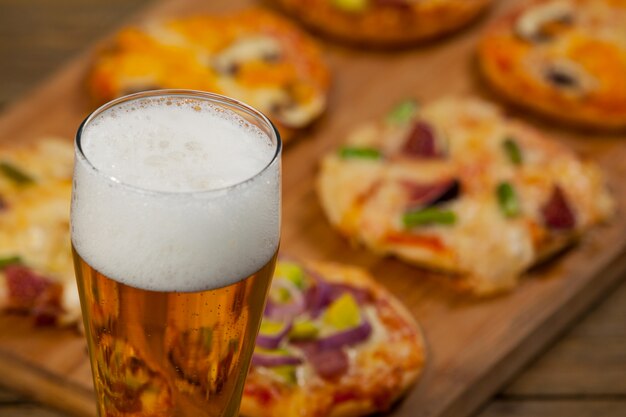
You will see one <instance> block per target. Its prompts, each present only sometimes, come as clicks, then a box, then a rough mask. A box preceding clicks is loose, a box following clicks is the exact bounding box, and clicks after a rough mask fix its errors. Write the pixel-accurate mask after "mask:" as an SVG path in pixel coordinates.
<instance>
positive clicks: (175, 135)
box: [71, 97, 280, 292]
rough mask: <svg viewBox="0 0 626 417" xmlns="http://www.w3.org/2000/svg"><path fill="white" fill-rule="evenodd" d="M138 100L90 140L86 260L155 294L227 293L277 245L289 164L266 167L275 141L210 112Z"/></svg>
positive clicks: (81, 223)
mask: <svg viewBox="0 0 626 417" xmlns="http://www.w3.org/2000/svg"><path fill="white" fill-rule="evenodd" d="M140 100H141V101H137V100H136V101H131V102H127V103H125V104H122V105H119V106H117V107H115V108H113V109H109V110H106V111H104V112H103V113H101V114H99V115H98V116H96V117H95V118H94V119H92V121H91V122H90V123H89V124H88V125H87V126H86V128H85V129H84V130H83V132H82V136H81V148H82V151H83V154H84V156H83V155H81V154H80V152H78V151H77V153H76V163H75V167H74V191H73V195H72V215H71V225H72V242H73V245H74V247H75V249H76V250H77V252H78V253H79V254H80V255H81V257H82V258H83V259H84V260H85V261H86V262H88V263H89V264H90V265H91V266H92V267H94V268H95V269H96V270H97V271H99V272H100V273H103V274H104V275H106V276H108V277H110V278H112V279H115V280H117V281H119V282H122V283H124V284H127V285H131V286H133V287H138V288H142V289H147V290H153V291H181V292H188V291H199V290H206V289H211V288H219V287H223V286H226V285H229V284H232V283H235V282H237V281H239V280H241V279H243V278H245V277H247V276H249V275H250V274H252V273H254V272H256V271H257V270H258V269H259V268H261V267H262V266H263V265H264V264H265V263H267V261H268V260H269V259H270V257H271V256H272V255H273V254H274V253H275V251H276V249H277V247H278V241H279V233H280V209H279V207H280V182H279V180H280V178H279V171H280V161H279V160H278V159H277V160H275V161H274V162H272V164H271V165H269V166H268V164H269V163H270V162H271V161H272V158H273V156H274V154H275V152H276V144H273V143H272V142H271V140H270V138H269V137H268V136H267V135H266V134H265V133H263V132H262V131H261V130H260V129H258V128H256V127H253V126H250V125H249V124H248V123H246V122H245V121H244V120H243V119H242V118H240V117H239V116H237V115H235V114H234V113H232V112H230V111H225V110H223V109H220V108H216V107H213V106H211V105H209V104H208V103H199V102H198V101H189V100H188V99H183V98H177V97H172V98H171V99H170V100H168V102H166V101H164V100H156V99H140ZM168 103H169V104H168ZM85 157H86V159H85ZM266 167H267V168H266ZM257 174H258V175H257Z"/></svg>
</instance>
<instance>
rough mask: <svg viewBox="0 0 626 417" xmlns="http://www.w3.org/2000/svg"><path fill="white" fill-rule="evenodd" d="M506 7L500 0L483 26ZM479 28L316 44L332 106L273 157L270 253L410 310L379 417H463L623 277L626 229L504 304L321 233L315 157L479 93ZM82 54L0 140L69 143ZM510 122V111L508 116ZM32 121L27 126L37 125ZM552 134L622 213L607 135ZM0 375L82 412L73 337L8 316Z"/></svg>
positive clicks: (78, 353) (82, 375) (168, 7)
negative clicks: (278, 201) (439, 103)
mask: <svg viewBox="0 0 626 417" xmlns="http://www.w3.org/2000/svg"><path fill="white" fill-rule="evenodd" d="M248 3H250V2H248V1H244V0H233V1H231V2H228V3H226V2H220V3H216V2H194V1H192V0H185V1H178V2H175V1H170V2H163V3H159V4H157V5H156V7H155V8H154V9H153V10H151V11H150V12H149V13H148V15H150V16H165V15H170V14H178V13H187V12H190V11H192V10H200V9H204V10H225V9H234V8H238V7H241V6H242V5H244V4H248ZM512 3H514V1H512V0H511V1H502V2H500V3H498V6H497V7H496V9H495V10H494V13H493V14H492V16H495V15H497V14H498V13H500V12H501V11H502V10H504V9H505V8H507V7H510V5H511V4H512ZM483 23H484V22H479V24H476V25H474V26H472V27H471V28H469V29H468V30H465V31H464V32H463V33H462V34H460V35H459V36H456V37H450V38H447V39H445V40H443V41H440V42H437V43H435V44H433V45H431V46H428V47H425V48H422V49H415V50H407V51H397V52H396V53H394V54H388V53H383V52H371V51H353V50H349V49H345V48H342V47H340V46H336V45H326V46H327V50H328V55H327V57H328V60H329V62H330V64H331V65H332V67H333V69H334V70H335V74H336V77H335V89H334V92H333V94H332V97H331V103H330V104H331V108H330V110H329V112H328V114H327V115H326V117H325V118H323V119H322V120H321V121H320V122H319V123H318V124H317V126H315V128H314V129H313V130H312V132H311V134H310V135H308V136H307V137H305V138H302V140H300V141H299V142H298V143H294V144H293V145H292V146H290V147H289V149H287V150H286V152H285V155H284V191H285V195H284V232H283V243H282V247H283V248H286V249H287V250H288V251H289V252H290V253H292V254H295V255H297V256H303V257H305V256H306V257H312V258H316V259H328V260H335V261H344V262H349V263H354V264H357V265H361V266H363V267H366V268H369V269H370V270H371V271H372V272H373V273H374V274H375V275H376V276H377V277H378V278H379V279H380V280H381V282H383V283H384V284H385V285H387V286H388V287H389V288H390V289H391V290H392V291H393V292H394V293H395V294H397V295H398V296H399V297H400V299H401V300H402V301H403V302H404V303H405V304H407V306H409V308H410V309H411V310H412V312H413V313H414V314H415V316H416V317H417V318H418V319H419V320H420V321H421V322H422V324H423V327H424V330H425V333H426V336H427V338H428V340H429V363H428V366H427V368H426V370H425V374H424V376H423V378H422V379H421V381H420V383H419V384H418V385H417V386H416V387H415V389H414V390H412V391H411V392H410V394H409V396H408V398H407V399H406V400H405V401H404V402H403V403H401V404H400V405H399V406H398V407H397V408H396V409H395V410H393V412H392V414H391V415H394V416H396V417H400V416H404V417H408V416H452V415H454V416H464V415H468V414H469V413H471V412H472V411H473V410H475V409H476V408H477V407H478V406H479V405H480V404H482V403H483V402H484V401H485V400H486V399H487V398H489V396H490V395H492V394H493V393H494V392H495V390H496V389H497V388H498V387H499V386H501V385H502V384H503V383H504V382H505V381H508V380H509V379H510V378H511V376H512V375H513V374H514V373H515V372H516V371H517V370H518V369H520V367H521V366H522V365H523V364H524V363H526V362H527V361H528V360H529V359H530V358H532V357H533V356H534V355H536V354H537V353H538V352H540V351H541V350H542V349H543V348H544V347H545V346H546V344H547V343H548V342H549V341H550V340H552V339H554V337H556V336H557V335H558V334H559V333H560V332H561V331H562V329H563V328H564V327H565V326H566V325H567V324H568V323H570V322H571V321H572V320H573V319H574V318H575V317H577V316H578V315H580V314H581V313H582V312H583V311H584V310H585V309H587V308H588V307H589V305H590V304H591V303H592V302H593V301H594V300H595V299H597V298H598V297H599V296H600V295H601V294H603V293H604V292H605V291H607V290H608V289H610V288H612V287H614V285H615V283H616V282H617V281H618V280H619V279H620V278H621V277H622V276H623V273H624V271H625V270H626V259H624V258H623V257H622V256H621V255H623V252H624V248H625V243H626V233H625V232H626V223H625V219H616V221H615V222H614V223H613V224H612V225H611V227H603V228H599V229H598V230H596V231H594V233H592V234H591V235H590V236H589V238H588V239H586V240H585V241H584V242H583V243H582V244H581V245H580V246H579V247H578V248H576V250H575V251H572V252H570V253H568V254H567V255H566V256H564V257H562V258H560V259H558V260H556V261H555V262H553V263H551V264H550V265H549V266H547V267H545V268H542V269H540V270H536V271H533V272H532V273H530V274H528V277H527V279H525V281H524V283H523V284H522V286H521V287H520V289H519V290H518V291H516V292H515V293H513V294H511V295H509V296H505V297H498V298H494V299H489V300H482V301H476V300H468V299H467V298H466V297H463V296H461V295H459V294H456V293H453V292H451V291H450V290H448V289H446V287H445V286H444V285H441V284H440V281H442V280H445V279H446V278H445V277H441V276H436V275H434V274H428V273H426V272H424V271H420V270H417V269H414V268H411V267H408V266H406V265H403V264H401V263H400V262H398V261H394V260H390V259H381V258H378V257H375V256H373V255H371V254H369V253H368V252H366V251H365V250H363V249H360V248H353V247H351V246H350V245H349V244H348V243H347V242H346V241H344V240H343V239H341V238H339V237H338V236H337V234H336V233H335V232H334V231H332V230H331V229H330V227H329V226H328V224H327V223H326V221H325V220H324V217H323V215H322V213H321V209H320V207H319V204H318V203H317V199H316V197H315V194H314V192H313V187H312V184H313V177H314V174H315V171H316V168H317V165H316V160H317V158H318V156H319V155H320V154H321V153H323V152H325V151H327V150H329V149H331V148H332V147H333V146H335V144H336V143H337V142H338V141H340V140H341V138H342V135H343V134H345V132H346V131H347V130H348V129H349V127H350V126H351V125H353V124H355V123H359V122H361V121H363V120H365V119H369V118H372V117H377V116H379V115H380V114H383V113H384V112H385V111H386V109H388V107H389V106H390V105H391V104H392V103H393V102H395V101H397V100H399V99H401V98H404V97H406V95H407V94H409V93H411V94H415V95H417V96H418V97H419V98H421V99H423V100H428V99H433V98H436V97H437V96H439V95H442V94H454V93H464V94H468V93H476V94H479V95H483V96H489V93H488V91H486V90H484V88H482V87H481V86H480V83H479V82H478V81H477V78H476V76H475V74H474V73H473V52H472V51H473V47H474V45H475V42H476V37H477V36H478V34H479V31H480V29H481V27H482V26H481V25H482V24H483ZM90 54H91V52H87V53H86V54H85V55H84V56H81V57H79V58H78V59H77V60H76V61H74V62H73V63H71V64H70V65H68V66H67V67H66V68H64V69H63V70H62V71H61V72H60V73H58V74H56V75H55V76H54V77H53V78H52V79H51V80H49V81H48V82H47V83H46V84H45V85H43V86H42V87H41V88H40V89H38V90H37V91H34V92H33V93H31V94H30V95H29V96H28V97H27V98H25V99H24V100H23V101H21V102H20V103H19V104H17V105H16V106H14V107H13V108H11V109H10V110H9V111H7V112H6V113H5V114H4V117H3V118H2V119H1V120H0V138H1V139H2V140H4V141H16V142H20V141H28V140H36V139H37V138H38V137H40V136H41V135H48V134H55V135H62V136H66V137H71V136H72V135H73V133H74V131H75V129H76V127H77V125H78V123H79V122H80V120H81V119H82V118H83V117H84V116H85V115H86V114H87V113H88V112H89V111H90V105H89V100H87V98H86V97H85V95H84V92H83V90H82V84H81V81H82V79H83V77H84V74H85V71H86V68H87V66H88V63H89V61H90ZM513 113H514V112H513ZM35 121H36V123H35ZM534 122H536V123H539V124H540V126H542V127H543V128H545V129H546V130H549V131H553V132H554V133H555V134H556V135H557V136H558V137H560V138H561V139H562V140H565V141H567V142H568V143H569V144H570V145H571V146H573V147H574V148H576V149H577V150H579V151H580V152H582V153H584V154H585V155H587V156H589V157H592V158H594V159H596V160H598V161H599V162H600V163H601V164H602V165H603V166H604V167H605V168H606V169H607V171H608V172H609V174H610V177H611V179H612V180H613V186H614V188H615V190H616V195H617V196H618V199H619V201H620V205H622V206H623V204H624V203H625V200H626V186H625V185H622V184H620V181H619V179H620V178H621V177H623V174H624V173H625V172H624V171H625V170H626V168H625V167H622V164H621V162H622V160H623V159H624V157H625V156H626V155H625V153H626V149H624V146H623V144H622V143H621V142H619V141H618V138H606V137H589V136H592V135H585V136H587V137H584V136H583V135H581V136H577V135H576V134H575V132H566V131H558V130H555V129H554V128H551V127H550V126H549V125H548V124H545V123H543V122H541V121H534ZM0 332H1V333H0V334H2V335H3V336H4V335H6V337H4V338H2V340H0V368H1V369H2V370H3V373H2V375H1V376H0V378H1V379H2V380H3V382H4V383H6V384H10V385H11V386H12V387H14V388H16V389H20V390H22V391H25V392H29V393H30V394H31V395H35V396H37V397H38V398H40V399H41V400H42V401H45V402H48V403H50V404H53V405H55V406H57V407H61V408H64V409H66V410H68V411H70V412H72V413H75V414H77V415H89V414H90V413H93V400H92V397H91V392H90V389H91V380H90V374H89V369H88V365H87V363H86V358H85V355H84V346H83V345H82V339H81V338H80V337H78V336H77V335H75V334H72V333H71V332H59V331H44V332H36V333H34V332H32V331H30V330H29V327H27V326H25V322H23V321H22V322H20V320H18V319H13V318H11V319H1V320H0Z"/></svg>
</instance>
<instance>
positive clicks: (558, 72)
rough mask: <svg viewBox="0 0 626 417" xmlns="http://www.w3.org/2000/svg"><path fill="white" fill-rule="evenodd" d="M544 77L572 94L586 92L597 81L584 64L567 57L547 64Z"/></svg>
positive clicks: (554, 85)
mask: <svg viewBox="0 0 626 417" xmlns="http://www.w3.org/2000/svg"><path fill="white" fill-rule="evenodd" d="M543 77H544V79H545V80H546V81H547V82H548V83H549V84H550V85H551V86H553V87H556V88H558V89H559V90H562V91H565V92H568V93H572V94H583V93H586V92H587V91H589V90H591V89H592V87H593V85H594V83H595V82H594V80H593V78H592V77H591V76H590V75H589V74H588V73H587V71H585V69H584V68H583V67H582V66H580V65H579V64H577V63H575V62H573V61H570V60H566V59H561V60H558V61H552V62H550V63H549V64H548V65H546V66H545V68H544V70H543Z"/></svg>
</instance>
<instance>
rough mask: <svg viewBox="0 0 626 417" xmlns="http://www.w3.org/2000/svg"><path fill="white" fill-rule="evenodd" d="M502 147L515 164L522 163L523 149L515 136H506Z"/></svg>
mask: <svg viewBox="0 0 626 417" xmlns="http://www.w3.org/2000/svg"><path fill="white" fill-rule="evenodd" d="M502 148H503V149H504V152H505V153H506V156H507V157H508V158H509V160H510V161H511V163H512V164H513V165H521V164H522V162H523V157H522V150H521V149H520V147H519V145H518V144H517V142H516V141H515V139H513V138H506V139H505V140H504V142H502Z"/></svg>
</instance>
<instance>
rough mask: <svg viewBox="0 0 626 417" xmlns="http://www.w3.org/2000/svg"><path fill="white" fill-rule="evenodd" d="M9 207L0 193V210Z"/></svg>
mask: <svg viewBox="0 0 626 417" xmlns="http://www.w3.org/2000/svg"><path fill="white" fill-rule="evenodd" d="M8 207H9V204H8V203H7V202H6V200H5V199H4V198H2V196H1V195H0V211H3V210H6V209H7V208H8Z"/></svg>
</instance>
